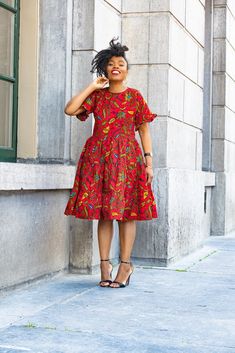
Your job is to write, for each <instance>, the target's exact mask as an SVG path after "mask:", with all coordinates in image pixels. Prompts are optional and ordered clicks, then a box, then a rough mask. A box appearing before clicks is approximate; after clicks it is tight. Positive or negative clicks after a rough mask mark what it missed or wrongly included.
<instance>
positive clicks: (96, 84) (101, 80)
mask: <svg viewBox="0 0 235 353" xmlns="http://www.w3.org/2000/svg"><path fill="white" fill-rule="evenodd" d="M108 82H109V79H108V78H107V77H105V76H100V77H97V78H96V79H95V80H94V81H93V82H92V84H91V85H92V86H93V88H94V89H100V88H103V87H104V86H105V85H106V84H107V83H108Z"/></svg>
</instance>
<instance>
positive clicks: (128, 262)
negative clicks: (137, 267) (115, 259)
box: [121, 260, 131, 264]
mask: <svg viewBox="0 0 235 353" xmlns="http://www.w3.org/2000/svg"><path fill="white" fill-rule="evenodd" d="M121 262H122V263H124V264H130V263H131V262H130V261H122V260H121Z"/></svg>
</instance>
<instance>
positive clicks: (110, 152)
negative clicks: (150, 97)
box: [64, 39, 158, 288]
mask: <svg viewBox="0 0 235 353" xmlns="http://www.w3.org/2000/svg"><path fill="white" fill-rule="evenodd" d="M114 41H115V39H112V40H111V41H110V43H109V44H110V47H109V48H108V49H104V50H101V51H100V52H98V54H97V55H96V56H95V58H94V59H93V60H92V65H93V66H92V70H91V72H93V73H94V72H96V73H97V76H98V78H97V79H95V80H94V81H93V82H92V83H91V84H90V85H89V86H88V87H87V88H86V89H84V91H82V92H81V93H80V94H78V95H76V96H74V97H73V98H72V99H71V100H70V101H69V102H68V103H67V105H66V107H65V113H66V114H68V115H75V116H76V117H77V118H78V119H79V120H82V121H84V120H86V119H87V118H88V116H89V114H90V113H93V114H94V117H95V126H94V130H93V135H92V136H91V137H90V138H88V140H87V141H86V143H85V145H84V148H83V150H82V153H81V156H80V159H79V162H78V166H77V172H76V176H75V180H74V185H73V188H72V190H71V193H70V198H69V200H68V203H67V206H66V209H65V212H64V213H65V214H66V215H73V216H75V217H77V218H84V219H99V223H98V240H99V250H100V257H101V265H100V266H101V281H100V283H99V284H100V286H102V287H104V286H105V287H107V285H108V286H110V287H113V288H114V287H115V288H117V287H124V286H126V285H127V284H129V279H130V275H131V273H132V272H133V266H132V264H131V262H130V261H129V260H130V256H131V251H132V247H133V244H134V240H135V232H136V223H135V221H136V220H139V221H141V220H151V219H153V218H157V217H158V212H157V207H156V203H155V200H154V195H153V192H152V188H151V182H152V179H153V170H152V158H151V150H152V144H151V136H150V132H149V128H148V125H147V123H148V122H151V121H153V120H154V118H155V117H156V116H157V114H154V113H152V112H151V111H150V109H149V107H148V105H147V103H146V101H145V100H144V98H143V96H142V94H141V93H140V92H139V91H138V90H137V89H135V88H131V87H126V86H125V80H126V77H127V74H128V61H127V59H126V56H125V51H127V50H128V48H127V47H126V46H122V45H121V44H120V43H116V44H115V43H114ZM106 84H108V87H104V86H105V85H106ZM137 130H138V131H139V132H140V137H141V141H142V146H143V149H144V151H145V152H148V157H146V163H147V164H148V165H146V164H145V162H144V158H143V156H142V152H141V148H140V146H139V143H138V141H137V140H136V138H135V131H137ZM113 220H117V221H118V224H119V236H120V243H121V244H122V247H121V249H120V250H121V254H120V258H121V264H120V266H119V270H118V274H117V276H116V279H115V281H113V282H112V281H111V279H110V272H111V270H112V268H111V267H110V264H109V263H108V261H109V252H110V246H111V240H112V236H113ZM105 261H107V263H105ZM111 282H112V283H111Z"/></svg>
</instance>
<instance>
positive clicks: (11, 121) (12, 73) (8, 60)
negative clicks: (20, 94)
mask: <svg viewBox="0 0 235 353" xmlns="http://www.w3.org/2000/svg"><path fill="white" fill-rule="evenodd" d="M18 37H19V0H2V1H1V0H0V161H8V162H15V161H16V138H17V134H16V132H17V90H18V55H19V54H18V52H19V49H18V47H19V38H18Z"/></svg>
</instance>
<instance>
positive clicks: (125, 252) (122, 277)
mask: <svg viewBox="0 0 235 353" xmlns="http://www.w3.org/2000/svg"><path fill="white" fill-rule="evenodd" d="M118 225H119V239H120V258H121V260H122V261H130V257H131V252H132V248H133V245H134V242H135V236H136V221H127V222H120V221H118ZM130 272H131V266H130V264H125V263H120V265H119V268H118V272H117V276H116V278H115V281H117V282H125V281H126V280H127V278H128V276H129V274H130ZM110 286H111V287H118V284H117V283H112V284H110Z"/></svg>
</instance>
